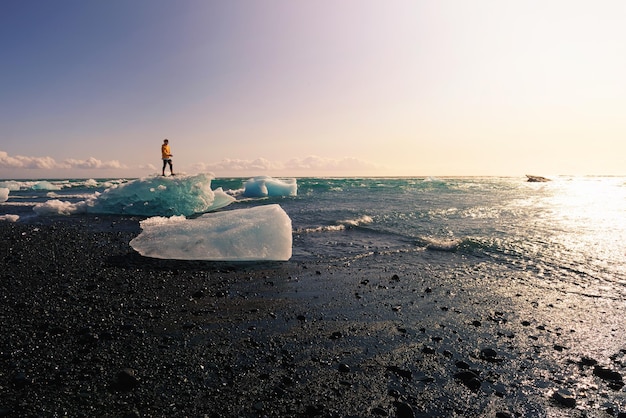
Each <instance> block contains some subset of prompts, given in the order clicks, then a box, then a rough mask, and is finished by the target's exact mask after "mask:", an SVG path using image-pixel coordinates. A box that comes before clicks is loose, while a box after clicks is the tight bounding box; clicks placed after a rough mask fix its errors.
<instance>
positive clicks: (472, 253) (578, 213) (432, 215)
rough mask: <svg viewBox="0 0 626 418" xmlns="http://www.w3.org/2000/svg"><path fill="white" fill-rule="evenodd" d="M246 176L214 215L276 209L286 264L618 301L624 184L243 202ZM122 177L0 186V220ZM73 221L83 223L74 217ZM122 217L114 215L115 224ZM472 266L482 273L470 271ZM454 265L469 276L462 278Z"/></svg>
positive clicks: (392, 182) (313, 183)
mask: <svg viewBox="0 0 626 418" xmlns="http://www.w3.org/2000/svg"><path fill="white" fill-rule="evenodd" d="M247 180H248V179H247V178H243V179H242V178H217V179H213V180H212V184H211V188H212V189H217V188H220V187H221V188H222V189H223V190H224V191H225V192H226V193H227V194H230V195H232V196H234V197H235V201H234V203H232V204H231V205H229V206H228V207H227V208H224V209H223V210H231V209H238V208H247V207H252V206H257V205H265V204H279V205H280V206H281V207H282V208H283V209H284V211H285V212H286V213H287V214H288V215H289V217H290V218H291V221H292V227H293V256H292V258H291V260H290V262H306V261H313V260H320V261H326V262H330V263H343V264H349V263H351V262H354V261H355V260H360V259H363V258H368V259H371V260H372V262H376V263H382V264H384V263H386V262H387V261H389V260H392V259H393V260H398V259H399V258H401V259H402V262H403V263H405V264H407V265H410V266H411V267H412V268H414V269H420V268H432V266H433V265H436V266H437V267H438V271H445V272H447V273H441V274H488V275H490V276H492V277H501V278H502V279H503V280H530V279H531V278H532V280H538V281H540V282H541V283H544V284H545V285H546V286H551V287H557V288H558V287H562V288H563V289H564V291H568V292H577V293H582V294H586V295H589V296H598V297H607V298H614V299H616V300H624V299H625V298H626V178H624V177H567V176H561V177H556V178H553V179H552V181H549V182H545V183H529V182H526V181H525V180H526V179H525V178H522V177H468V178H431V177H426V178H424V177H420V178H298V179H297V194H295V195H292V196H277V197H272V196H270V197H254V198H250V197H245V196H243V194H242V190H243V188H244V184H245V182H246V181H247ZM125 182H128V179H103V180H93V179H89V180H86V179H67V180H45V181H44V180H32V181H14V182H9V181H3V182H2V181H0V188H9V190H10V193H9V196H8V199H7V200H6V201H5V202H2V203H0V217H2V216H5V219H7V220H6V221H9V220H11V219H15V218H10V217H6V215H18V216H19V219H18V222H30V221H32V220H33V219H37V220H38V221H41V220H42V216H43V217H44V218H45V215H37V214H36V213H35V212H34V211H33V207H34V206H35V205H36V204H38V203H42V202H46V201H49V200H51V199H59V200H61V201H67V202H79V201H81V200H84V199H86V198H87V197H88V196H91V195H93V194H94V193H95V192H98V193H101V192H103V191H104V190H106V189H108V188H110V187H112V186H115V185H118V184H123V183H125ZM71 216H74V217H80V216H88V215H80V214H78V215H71ZM120 216H122V215H120ZM477 265H480V267H481V268H480V272H479V273H477V272H476V271H473V272H472V271H469V269H470V267H469V266H471V269H474V270H475V269H476V266H477ZM462 266H467V269H468V270H467V271H463V267H462Z"/></svg>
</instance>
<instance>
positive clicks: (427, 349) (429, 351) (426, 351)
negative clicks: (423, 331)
mask: <svg viewBox="0 0 626 418" xmlns="http://www.w3.org/2000/svg"><path fill="white" fill-rule="evenodd" d="M436 352H437V351H436V350H435V349H434V348H432V347H429V346H427V345H425V346H424V347H423V348H422V353H424V354H435V353H436Z"/></svg>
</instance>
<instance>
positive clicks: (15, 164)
mask: <svg viewBox="0 0 626 418" xmlns="http://www.w3.org/2000/svg"><path fill="white" fill-rule="evenodd" d="M0 168H9V169H33V170H38V169H39V170H41V169H44V170H45V169H47V170H52V169H73V168H78V169H108V168H112V169H122V168H125V166H124V165H123V164H121V163H120V162H119V161H117V160H112V161H101V160H98V159H97V158H94V157H89V158H88V159H86V160H77V159H73V158H68V159H66V160H64V161H62V162H57V161H56V160H55V159H54V158H52V157H30V156H25V155H15V156H11V155H9V154H8V153H6V152H5V151H0Z"/></svg>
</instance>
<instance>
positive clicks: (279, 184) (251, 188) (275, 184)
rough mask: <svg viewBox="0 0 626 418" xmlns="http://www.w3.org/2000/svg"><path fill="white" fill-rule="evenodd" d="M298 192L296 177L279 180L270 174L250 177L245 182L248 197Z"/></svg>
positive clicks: (245, 192)
mask: <svg viewBox="0 0 626 418" xmlns="http://www.w3.org/2000/svg"><path fill="white" fill-rule="evenodd" d="M297 194H298V184H297V182H296V179H284V180H279V179H275V178H272V177H268V176H258V177H253V178H251V179H248V181H246V182H245V184H244V192H243V195H244V196H246V197H266V196H296V195H297Z"/></svg>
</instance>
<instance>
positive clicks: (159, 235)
mask: <svg viewBox="0 0 626 418" xmlns="http://www.w3.org/2000/svg"><path fill="white" fill-rule="evenodd" d="M141 228H142V229H143V231H142V232H141V233H140V234H139V235H138V236H137V237H136V238H134V239H133V240H132V241H130V245H131V246H132V247H133V248H134V249H135V250H136V251H137V252H138V253H139V254H141V255H143V256H147V257H152V258H161V259H175V260H212V261H220V260H221V261H252V260H274V261H287V260H289V259H290V258H291V254H292V230H291V219H290V218H289V216H288V215H287V214H286V213H285V211H284V210H283V209H282V208H281V207H280V206H279V205H277V204H272V205H264V206H256V207H253V208H249V209H236V210H228V211H223V212H216V213H207V214H204V215H202V216H200V217H198V218H194V219H186V218H185V217H183V216H173V217H170V218H165V217H152V218H148V219H146V220H144V221H142V222H141Z"/></svg>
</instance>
